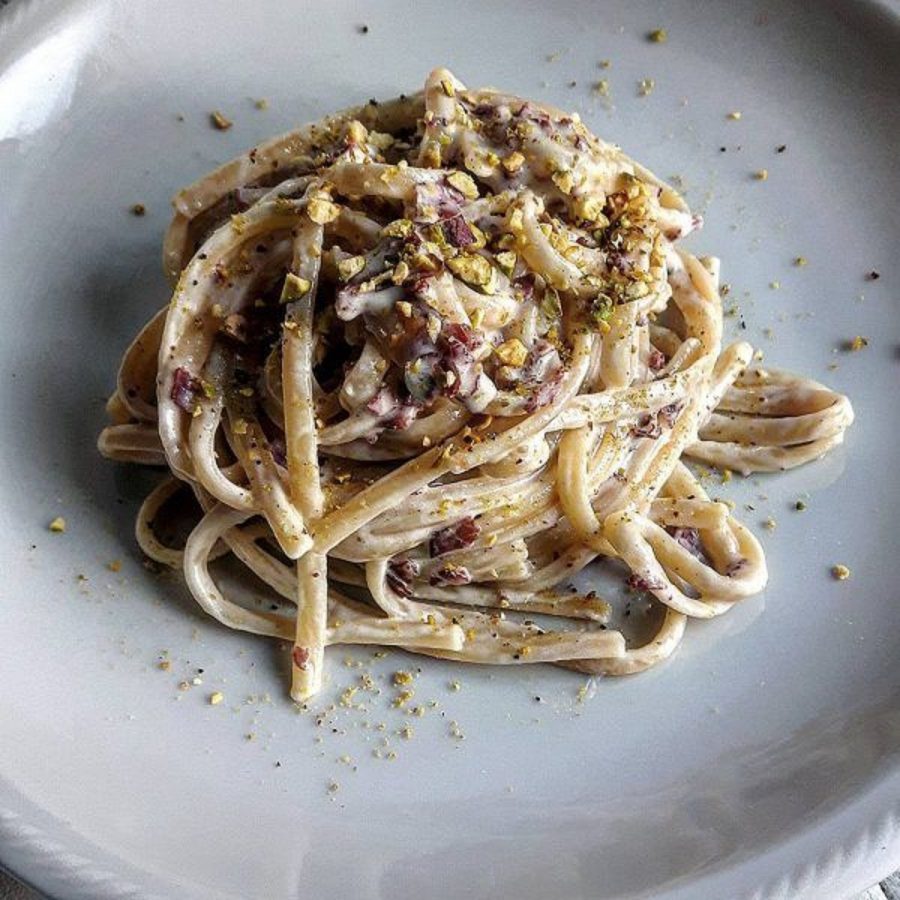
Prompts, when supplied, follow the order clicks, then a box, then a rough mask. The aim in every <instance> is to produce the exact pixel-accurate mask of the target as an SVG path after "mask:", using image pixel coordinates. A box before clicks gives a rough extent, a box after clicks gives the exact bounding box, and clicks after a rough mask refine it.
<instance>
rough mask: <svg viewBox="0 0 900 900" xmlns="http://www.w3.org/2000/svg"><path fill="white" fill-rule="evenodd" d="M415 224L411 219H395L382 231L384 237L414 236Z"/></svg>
mask: <svg viewBox="0 0 900 900" xmlns="http://www.w3.org/2000/svg"><path fill="white" fill-rule="evenodd" d="M412 230H413V223H412V222H411V221H410V220H409V219H394V221H393V222H390V223H388V224H387V225H385V226H384V228H382V229H381V234H382V235H383V236H384V237H397V238H402V237H409V235H411V234H412Z"/></svg>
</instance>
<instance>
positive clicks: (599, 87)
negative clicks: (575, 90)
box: [593, 78, 609, 97]
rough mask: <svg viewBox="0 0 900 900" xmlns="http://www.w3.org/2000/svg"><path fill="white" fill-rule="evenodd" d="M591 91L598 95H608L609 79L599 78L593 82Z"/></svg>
mask: <svg viewBox="0 0 900 900" xmlns="http://www.w3.org/2000/svg"><path fill="white" fill-rule="evenodd" d="M593 91H594V93H595V94H596V95H597V96H598V97H608V96H609V80H608V79H606V78H601V79H600V80H599V81H597V82H595V83H594V88H593Z"/></svg>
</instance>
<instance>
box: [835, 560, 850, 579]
mask: <svg viewBox="0 0 900 900" xmlns="http://www.w3.org/2000/svg"><path fill="white" fill-rule="evenodd" d="M831 577H832V578H833V579H834V580H835V581H846V580H847V579H848V578H849V577H850V570H849V569H848V568H847V567H846V566H845V565H842V564H841V563H837V564H836V565H833V566H832V567H831Z"/></svg>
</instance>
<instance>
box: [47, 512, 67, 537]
mask: <svg viewBox="0 0 900 900" xmlns="http://www.w3.org/2000/svg"><path fill="white" fill-rule="evenodd" d="M47 528H49V529H50V531H52V532H53V533H54V534H64V533H65V531H66V520H65V519H64V518H63V517H62V516H57V517H56V518H55V519H53V520H52V521H51V522H50V524H49V525H48V526H47Z"/></svg>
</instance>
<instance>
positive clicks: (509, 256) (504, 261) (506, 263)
mask: <svg viewBox="0 0 900 900" xmlns="http://www.w3.org/2000/svg"><path fill="white" fill-rule="evenodd" d="M494 259H495V260H496V261H497V265H498V266H500V271H501V272H503V274H504V275H512V272H513V269H514V268H515V267H516V254H515V253H512V252H510V251H509V250H504V251H502V252H501V253H497V254H496V255H495V256H494Z"/></svg>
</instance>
